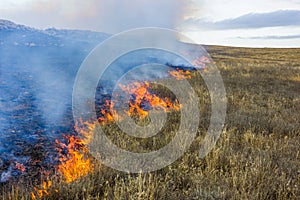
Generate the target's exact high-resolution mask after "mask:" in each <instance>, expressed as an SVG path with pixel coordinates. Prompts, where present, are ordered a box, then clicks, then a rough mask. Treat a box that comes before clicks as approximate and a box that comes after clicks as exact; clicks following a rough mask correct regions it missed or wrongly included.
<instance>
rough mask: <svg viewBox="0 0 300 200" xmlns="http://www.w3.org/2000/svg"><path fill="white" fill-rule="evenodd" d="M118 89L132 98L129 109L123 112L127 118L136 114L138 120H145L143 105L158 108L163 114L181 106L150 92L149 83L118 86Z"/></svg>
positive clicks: (146, 112) (176, 102)
mask: <svg viewBox="0 0 300 200" xmlns="http://www.w3.org/2000/svg"><path fill="white" fill-rule="evenodd" d="M119 87H120V88H121V89H122V90H123V91H124V92H126V93H128V94H131V95H132V96H133V98H132V99H131V100H130V101H129V109H128V110H127V111H125V112H126V113H127V114H128V115H129V116H133V115H135V113H137V114H138V115H139V117H140V118H142V119H143V118H145V117H147V116H148V115H149V111H147V110H145V109H143V108H142V104H143V103H145V102H146V103H148V104H149V105H150V106H151V109H153V108H159V109H162V110H164V111H165V112H169V111H171V110H172V109H174V110H179V109H180V108H181V105H180V104H179V102H178V101H177V100H176V101H175V103H173V102H172V101H171V100H170V99H169V98H167V97H166V98H161V97H159V96H157V95H156V94H154V93H153V92H151V90H150V83H149V82H147V81H145V82H134V83H132V84H129V85H127V86H125V85H122V84H120V85H119Z"/></svg>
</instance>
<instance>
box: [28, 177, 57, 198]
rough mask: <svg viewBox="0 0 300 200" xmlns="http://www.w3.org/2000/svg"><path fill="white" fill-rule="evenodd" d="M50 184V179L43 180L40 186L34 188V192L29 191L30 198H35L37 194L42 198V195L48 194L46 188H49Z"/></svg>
mask: <svg viewBox="0 0 300 200" xmlns="http://www.w3.org/2000/svg"><path fill="white" fill-rule="evenodd" d="M51 186H52V182H51V181H44V182H43V183H42V184H41V186H40V188H36V187H35V188H34V190H35V192H36V194H35V193H34V192H32V193H31V198H32V199H36V196H38V197H39V198H42V197H44V196H47V195H49V192H48V189H49V188H51Z"/></svg>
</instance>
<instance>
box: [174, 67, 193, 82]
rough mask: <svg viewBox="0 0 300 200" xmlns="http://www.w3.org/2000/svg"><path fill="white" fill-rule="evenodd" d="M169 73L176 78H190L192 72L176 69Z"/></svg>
mask: <svg viewBox="0 0 300 200" xmlns="http://www.w3.org/2000/svg"><path fill="white" fill-rule="evenodd" d="M169 74H170V75H171V76H173V77H174V78H176V79H177V80H183V79H191V78H192V73H191V72H190V71H188V70H187V71H184V70H182V69H178V68H177V69H176V70H172V71H169Z"/></svg>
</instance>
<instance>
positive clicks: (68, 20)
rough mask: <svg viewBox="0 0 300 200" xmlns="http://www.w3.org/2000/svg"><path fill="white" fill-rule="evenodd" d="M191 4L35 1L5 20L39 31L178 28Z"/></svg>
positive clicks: (179, 0)
mask: <svg viewBox="0 0 300 200" xmlns="http://www.w3.org/2000/svg"><path fill="white" fill-rule="evenodd" d="M189 3H190V0H187V1H184V0H152V1H149V0H122V1H120V0H86V1H82V0H68V1H60V0H45V1H40V0H32V1H30V2H29V3H26V4H25V5H23V6H22V8H20V9H19V10H18V11H17V12H16V9H14V10H10V9H1V8H0V11H1V13H2V15H3V16H5V17H6V18H8V19H12V20H15V21H16V22H17V23H23V24H27V25H30V26H36V27H39V28H47V27H49V26H50V27H58V28H69V29H70V28H71V29H89V30H96V31H103V32H108V33H117V32H120V31H124V30H127V29H132V28H138V27H149V26H151V27H164V28H176V27H177V26H178V24H180V22H182V21H183V19H184V13H185V10H186V9H187V8H188V5H189Z"/></svg>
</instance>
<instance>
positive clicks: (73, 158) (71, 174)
mask: <svg viewBox="0 0 300 200" xmlns="http://www.w3.org/2000/svg"><path fill="white" fill-rule="evenodd" d="M85 125H87V127H88V130H87V131H85V130H84V129H82V131H81V132H80V133H79V134H81V135H83V136H84V139H80V138H78V137H75V136H69V137H68V140H69V143H68V145H65V144H63V143H61V142H59V141H58V140H56V143H57V144H58V145H60V146H61V149H60V150H59V151H60V154H61V157H60V159H59V160H60V162H61V164H60V165H59V166H58V172H59V173H60V174H62V175H63V177H64V178H65V181H66V182H67V183H70V182H73V181H75V180H77V179H79V178H80V177H83V176H86V175H87V174H88V173H89V172H91V171H93V169H94V165H93V164H92V162H91V160H90V158H88V157H87V155H86V154H87V153H88V149H87V147H86V146H85V145H87V144H88V143H89V142H90V140H91V137H92V136H91V134H90V133H92V132H93V129H95V127H96V123H95V124H91V123H85ZM63 148H66V149H67V151H68V154H67V155H63V154H62V149H63Z"/></svg>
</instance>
